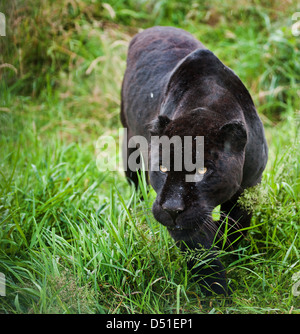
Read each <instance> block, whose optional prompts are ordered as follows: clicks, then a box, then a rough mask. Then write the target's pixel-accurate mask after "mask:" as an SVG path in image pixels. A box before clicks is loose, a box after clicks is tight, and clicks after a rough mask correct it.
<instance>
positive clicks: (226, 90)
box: [121, 27, 268, 294]
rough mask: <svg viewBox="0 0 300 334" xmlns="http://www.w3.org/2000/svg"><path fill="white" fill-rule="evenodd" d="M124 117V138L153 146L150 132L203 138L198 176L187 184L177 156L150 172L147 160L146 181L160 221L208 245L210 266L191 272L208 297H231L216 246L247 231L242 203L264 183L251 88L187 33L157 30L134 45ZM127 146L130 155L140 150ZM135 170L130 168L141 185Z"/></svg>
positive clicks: (261, 138) (178, 235)
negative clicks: (137, 138)
mask: <svg viewBox="0 0 300 334" xmlns="http://www.w3.org/2000/svg"><path fill="white" fill-rule="evenodd" d="M121 121H122V124H123V126H124V128H127V133H128V136H127V141H128V140H129V139H130V138H131V137H133V136H136V135H139V136H144V137H145V138H146V139H147V140H148V142H149V143H150V138H151V136H167V137H168V138H171V137H172V136H179V137H180V138H184V137H185V136H192V137H193V138H196V136H204V166H203V167H202V168H200V169H197V170H195V171H194V172H193V173H194V174H197V173H198V174H200V175H201V181H199V182H186V179H185V176H186V175H187V174H188V173H190V172H187V171H185V170H184V169H183V170H182V171H175V170H172V161H171V165H170V168H169V169H168V168H166V167H165V166H163V165H160V166H159V169H158V170H151V159H150V158H149V159H148V164H149V165H148V166H147V167H148V169H147V170H148V174H147V178H148V179H149V183H150V184H151V185H152V187H153V188H154V190H155V192H156V193H157V197H156V199H155V202H154V204H153V207H152V212H153V215H154V217H155V219H156V220H157V221H158V222H160V223H161V224H163V225H165V226H166V227H167V229H168V231H169V233H170V235H171V236H172V237H173V238H174V240H175V241H177V242H178V243H179V245H180V247H181V248H182V249H183V250H185V249H201V248H204V249H206V250H209V249H210V250H211V252H210V253H209V254H211V255H210V257H211V263H210V266H205V265H203V266H200V267H198V268H197V269H193V270H194V271H195V270H197V274H198V275H199V277H205V278H204V281H203V282H202V283H203V285H204V286H205V287H207V291H210V292H207V293H208V294H209V293H211V291H213V292H215V293H218V294H227V293H228V287H227V283H226V273H225V270H224V267H223V265H222V263H221V261H220V260H219V259H218V257H217V256H215V253H214V251H213V250H214V249H215V248H214V247H215V246H213V245H216V244H217V240H221V239H222V236H224V233H225V232H226V244H227V245H231V246H233V245H236V244H237V243H238V241H239V240H241V238H242V237H243V236H244V235H245V233H246V232H245V229H247V227H249V225H250V220H251V216H252V214H251V212H247V211H245V210H244V209H243V208H242V207H241V206H240V205H239V203H238V202H237V200H238V199H239V197H240V196H241V195H242V194H243V192H244V190H245V189H247V188H249V187H253V186H255V185H257V184H258V183H260V181H261V177H262V173H263V171H264V169H265V166H266V163H267V159H268V148H267V143H266V139H265V135H264V129H263V125H262V122H261V120H260V118H259V116H258V114H257V112H256V109H255V106H254V103H253V101H252V98H251V96H250V94H249V92H248V90H247V89H246V87H245V86H244V85H243V83H242V82H241V80H240V79H239V77H238V76H237V75H236V74H235V73H234V72H233V71H232V70H231V69H230V68H228V67H227V66H225V65H224V64H223V63H222V62H221V61H220V60H219V59H218V58H217V57H216V56H215V55H214V54H213V53H212V52H211V51H210V50H208V49H207V48H206V47H205V46H204V45H203V44H202V43H200V42H199V41H198V40H196V39H195V38H194V37H193V36H192V35H191V34H190V33H188V32H186V31H184V30H181V29H178V28H173V27H153V28H149V29H146V30H144V31H143V32H141V33H138V34H137V35H135V36H134V38H133V39H132V40H131V43H130V45H129V50H128V57H127V68H126V72H125V75H124V79H123V84H122V92H121ZM123 145H124V146H123V149H124V150H127V152H126V153H127V157H128V156H129V155H130V154H131V153H132V152H133V151H134V150H136V149H137V148H128V147H127V142H124V144H123ZM149 150H150V151H149V152H151V146H150V148H149ZM193 150H195V147H194V146H193ZM160 153H161V152H160ZM194 153H195V152H194ZM125 163H126V161H125ZM137 172H138V171H137V170H130V169H127V170H126V176H127V178H128V179H129V180H131V181H132V182H133V183H134V184H135V185H136V186H138V177H137ZM219 205H221V216H220V219H219V221H214V220H213V219H212V211H213V209H214V208H215V207H217V206H219ZM225 222H227V223H225ZM193 265H194V263H193V261H190V262H189V266H190V267H191V268H192V267H193Z"/></svg>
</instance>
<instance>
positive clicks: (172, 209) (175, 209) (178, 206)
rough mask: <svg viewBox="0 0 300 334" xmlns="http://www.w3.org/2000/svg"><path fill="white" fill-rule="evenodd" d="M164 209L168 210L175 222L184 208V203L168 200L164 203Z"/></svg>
mask: <svg viewBox="0 0 300 334" xmlns="http://www.w3.org/2000/svg"><path fill="white" fill-rule="evenodd" d="M162 208H163V210H165V211H167V212H168V214H169V215H170V216H171V217H172V219H173V221H174V222H175V219H176V217H177V216H178V215H179V214H180V213H181V212H182V211H183V210H184V205H183V203H176V202H175V203H172V202H166V203H164V204H163V205H162Z"/></svg>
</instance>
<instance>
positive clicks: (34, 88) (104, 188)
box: [0, 0, 300, 313]
mask: <svg viewBox="0 0 300 334" xmlns="http://www.w3.org/2000/svg"><path fill="white" fill-rule="evenodd" d="M31 2H32V3H33V0H32V1H26V2H25V1H11V2H5V3H4V2H3V1H1V5H2V7H0V11H1V12H4V13H5V14H6V18H7V36H6V37H0V47H1V54H0V78H1V82H0V159H1V160H0V272H2V273H4V274H5V275H6V283H7V286H6V297H0V312H1V313H300V296H294V295H293V293H292V285H293V280H292V276H293V274H295V273H297V272H299V271H300V254H299V252H300V251H299V249H300V238H299V221H300V211H299V209H300V207H299V206H300V204H299V202H300V201H299V191H300V181H299V174H300V166H299V149H300V147H299V133H298V130H299V121H300V118H299V89H300V63H299V59H300V57H299V38H300V37H296V36H293V34H292V32H291V26H292V24H293V23H294V22H293V21H292V14H293V13H294V12H296V11H297V7H296V1H287V2H282V1H272V2H269V1H263V0H261V1H259V0H256V1H254V0H253V1H250V2H249V1H241V2H239V6H238V8H236V6H235V2H234V1H227V2H226V4H224V3H222V4H221V3H220V2H217V1H202V2H196V1H180V2H177V1H170V2H169V1H148V2H145V1H141V0H139V1H131V0H128V1H107V2H106V3H101V2H99V3H98V2H97V3H96V2H94V1H89V0H86V1H83V0H74V1H64V0H59V1H55V2H54V1H42V0H39V1H34V4H35V5H34V6H33V5H32V4H31ZM298 11H299V9H298ZM157 24H159V25H173V26H178V27H182V28H184V29H187V30H189V31H190V32H191V33H193V34H194V35H195V36H196V37H198V38H199V39H201V41H202V42H203V43H204V44H205V45H206V46H207V47H209V48H210V49H211V50H212V51H214V52H215V54H216V55H217V56H218V57H219V58H220V59H221V60H222V61H223V62H224V63H225V64H226V65H228V66H230V67H231V68H232V69H233V70H234V71H235V72H236V73H237V74H238V75H239V76H240V77H241V79H242V80H243V81H244V83H245V84H246V86H247V87H248V89H249V90H250V92H251V94H252V96H253V99H254V101H255V104H256V106H257V109H258V111H259V113H260V115H261V118H262V120H263V122H264V125H265V129H266V135H267V140H268V143H269V148H270V158H269V162H268V165H267V169H266V171H265V173H264V177H263V182H262V186H261V189H260V190H259V191H258V192H252V193H249V194H247V200H248V202H247V203H250V204H251V205H252V206H253V207H254V210H255V214H254V217H253V222H252V228H251V230H250V232H249V235H248V237H247V240H245V241H243V242H242V243H241V245H240V247H239V249H238V250H237V251H235V254H231V255H230V256H228V255H225V254H223V252H221V256H222V257H223V259H224V263H225V264H226V266H227V272H228V277H229V284H230V286H231V287H233V288H234V293H233V295H232V297H231V298H228V299H225V298H218V299H210V300H207V299H205V298H204V297H203V296H202V295H201V292H200V290H199V287H198V286H197V284H195V283H194V282H193V281H192V280H191V279H190V278H191V277H190V274H189V272H188V271H187V268H186V265H185V258H184V255H183V254H181V253H180V252H179V251H178V249H177V248H176V247H175V245H174V242H173V241H172V239H171V238H170V237H169V235H168V233H167V232H166V230H165V228H163V227H162V226H161V225H160V224H158V223H157V222H156V221H155V220H154V219H153V217H152V215H151V210H150V209H151V203H152V202H153V200H154V197H155V194H154V192H153V191H152V190H150V192H149V194H148V198H147V200H145V201H144V202H141V201H140V194H139V193H135V191H134V190H133V189H132V188H130V186H128V184H127V183H126V181H125V179H124V177H123V175H122V174H121V173H118V172H114V173H103V172H100V171H99V170H98V169H97V167H96V150H95V143H96V141H97V138H98V137H99V136H101V135H103V134H109V135H112V136H115V138H116V139H117V137H118V129H119V127H120V121H119V109H120V85H121V81H122V76H123V73H124V69H125V62H126V51H127V46H128V43H129V41H130V39H131V37H132V36H133V35H134V34H135V33H136V32H137V31H139V30H140V29H143V28H146V27H149V26H152V25H157ZM141 185H142V187H141V188H142V191H144V192H146V191H145V186H144V183H143V180H142V181H141ZM233 255H235V256H234V257H233ZM200 260H201V259H200Z"/></svg>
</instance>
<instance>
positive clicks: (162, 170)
mask: <svg viewBox="0 0 300 334" xmlns="http://www.w3.org/2000/svg"><path fill="white" fill-rule="evenodd" d="M159 170H160V171H161V172H162V173H166V172H167V171H168V168H167V167H165V166H163V165H160V166H159Z"/></svg>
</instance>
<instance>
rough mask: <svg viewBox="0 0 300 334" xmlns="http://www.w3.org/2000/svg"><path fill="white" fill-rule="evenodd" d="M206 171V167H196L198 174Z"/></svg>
mask: <svg viewBox="0 0 300 334" xmlns="http://www.w3.org/2000/svg"><path fill="white" fill-rule="evenodd" d="M206 172H207V168H206V167H203V168H198V169H197V173H198V174H200V175H204V174H205V173H206Z"/></svg>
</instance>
